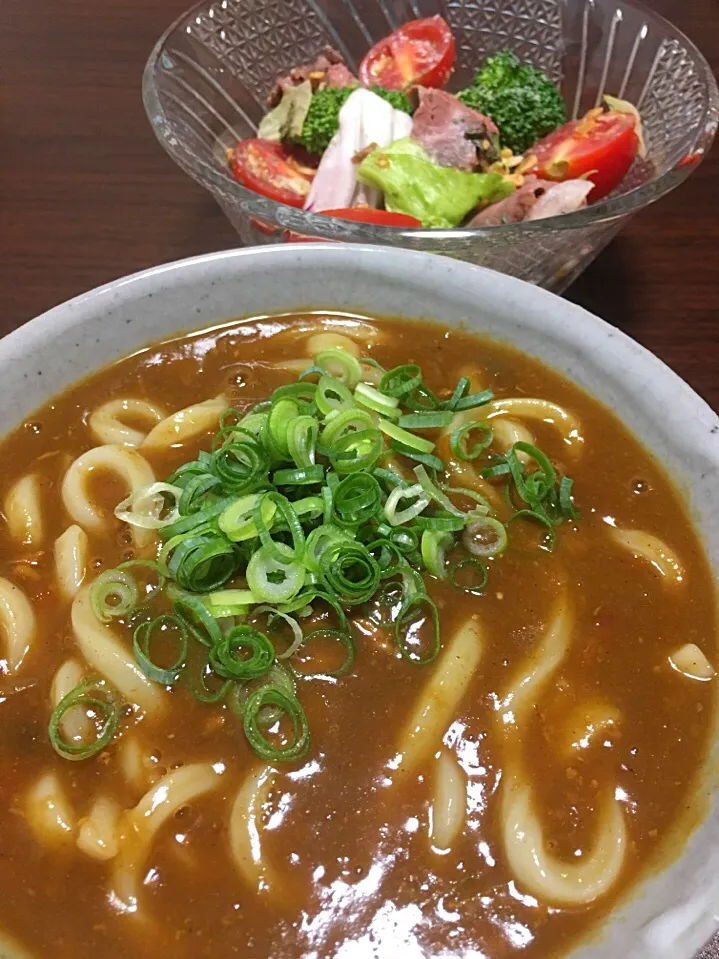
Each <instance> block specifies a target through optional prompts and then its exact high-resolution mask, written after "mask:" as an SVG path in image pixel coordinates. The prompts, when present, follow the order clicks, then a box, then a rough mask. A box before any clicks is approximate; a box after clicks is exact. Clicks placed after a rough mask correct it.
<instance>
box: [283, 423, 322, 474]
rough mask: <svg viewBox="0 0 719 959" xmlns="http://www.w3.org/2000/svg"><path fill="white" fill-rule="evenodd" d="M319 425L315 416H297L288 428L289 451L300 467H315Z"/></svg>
mask: <svg viewBox="0 0 719 959" xmlns="http://www.w3.org/2000/svg"><path fill="white" fill-rule="evenodd" d="M319 428H320V427H319V423H318V422H317V420H316V419H315V418H314V416H297V417H295V419H294V420H292V421H291V422H290V424H289V426H288V427H287V449H288V451H289V454H290V456H291V457H292V459H293V460H294V461H295V465H296V466H298V467H300V468H301V467H303V466H314V465H315V449H316V447H317V436H318V433H319Z"/></svg>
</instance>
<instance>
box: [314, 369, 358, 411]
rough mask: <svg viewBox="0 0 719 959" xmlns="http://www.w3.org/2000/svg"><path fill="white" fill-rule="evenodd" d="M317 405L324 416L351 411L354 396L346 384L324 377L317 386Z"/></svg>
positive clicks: (330, 377)
mask: <svg viewBox="0 0 719 959" xmlns="http://www.w3.org/2000/svg"><path fill="white" fill-rule="evenodd" d="M315 403H317V408H318V410H319V411H320V413H322V415H323V416H327V414H328V413H333V412H335V411H337V412H340V413H341V412H343V411H344V410H351V409H352V407H353V406H354V400H353V399H352V394H351V393H350V391H349V390H348V389H347V387H346V386H345V385H344V383H340V381H339V380H336V379H335V378H334V377H332V376H326V375H322V376H321V377H320V381H319V383H318V384H317V393H316V394H315Z"/></svg>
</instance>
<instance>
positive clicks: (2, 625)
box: [0, 576, 36, 674]
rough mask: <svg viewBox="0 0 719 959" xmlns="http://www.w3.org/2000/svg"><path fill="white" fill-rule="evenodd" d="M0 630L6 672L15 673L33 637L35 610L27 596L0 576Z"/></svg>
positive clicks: (27, 651)
mask: <svg viewBox="0 0 719 959" xmlns="http://www.w3.org/2000/svg"><path fill="white" fill-rule="evenodd" d="M0 630H1V631H2V632H3V633H4V635H5V663H6V669H7V672H8V673H10V674H13V673H16V672H17V671H18V670H19V669H20V667H21V666H22V664H23V660H24V659H25V657H26V656H27V654H28V653H29V651H30V647H31V646H32V643H33V640H34V639H35V632H36V624H35V612H34V610H33V608H32V605H31V604H30V601H29V600H28V598H27V596H26V595H25V593H23V591H22V590H21V589H20V587H19V586H16V585H15V584H14V583H11V582H10V580H9V579H4V578H3V577H1V576H0Z"/></svg>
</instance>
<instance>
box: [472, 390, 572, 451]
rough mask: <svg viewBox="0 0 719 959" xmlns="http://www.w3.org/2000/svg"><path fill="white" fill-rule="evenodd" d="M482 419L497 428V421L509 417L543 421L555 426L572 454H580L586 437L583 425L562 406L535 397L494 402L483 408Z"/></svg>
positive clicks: (517, 397)
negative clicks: (583, 433)
mask: <svg viewBox="0 0 719 959" xmlns="http://www.w3.org/2000/svg"><path fill="white" fill-rule="evenodd" d="M481 413H482V419H483V420H486V421H487V422H488V423H490V424H491V426H492V428H494V426H495V419H496V418H497V417H501V416H509V417H511V418H512V419H519V420H525V419H526V420H541V421H542V422H543V423H549V425H550V426H554V427H555V428H556V429H557V431H558V432H559V434H560V436H561V437H562V439H563V440H564V442H565V443H566V445H567V446H568V447H569V450H570V451H571V452H572V453H578V452H579V451H580V450H581V448H582V444H583V443H584V437H583V436H582V432H581V429H582V428H581V423H580V422H579V420H578V419H577V417H576V416H575V415H574V413H570V412H569V411H568V410H565V409H564V408H563V407H562V406H558V405H557V404H556V403H551V402H550V401H549V400H543V399H536V398H534V397H524V396H516V397H507V398H505V399H498V400H493V401H492V402H491V403H488V404H487V405H486V406H483V407H482V408H481Z"/></svg>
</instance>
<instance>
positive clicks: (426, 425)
mask: <svg viewBox="0 0 719 959" xmlns="http://www.w3.org/2000/svg"><path fill="white" fill-rule="evenodd" d="M451 422H452V414H451V413H450V412H444V411H439V412H436V411H434V410H433V411H432V412H429V413H408V414H407V415H406V416H403V417H402V418H401V419H400V421H399V425H400V426H401V427H403V428H404V429H408V430H433V429H438V428H440V427H444V426H449V424H450V423H451Z"/></svg>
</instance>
